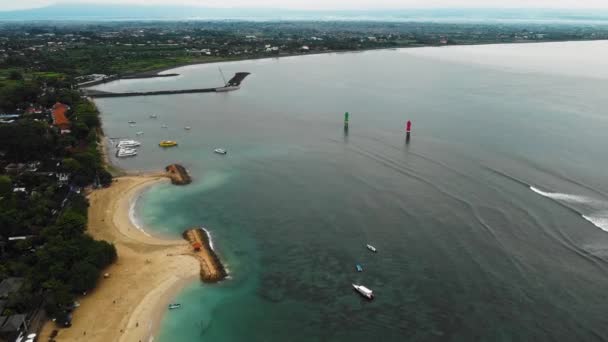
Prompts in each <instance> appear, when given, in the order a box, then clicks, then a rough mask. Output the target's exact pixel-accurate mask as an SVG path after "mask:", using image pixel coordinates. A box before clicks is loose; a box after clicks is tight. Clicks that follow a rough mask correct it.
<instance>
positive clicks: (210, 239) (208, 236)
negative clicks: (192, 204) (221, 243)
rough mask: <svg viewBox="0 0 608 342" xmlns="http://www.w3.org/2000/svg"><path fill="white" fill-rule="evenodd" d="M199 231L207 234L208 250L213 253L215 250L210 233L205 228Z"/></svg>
mask: <svg viewBox="0 0 608 342" xmlns="http://www.w3.org/2000/svg"><path fill="white" fill-rule="evenodd" d="M201 229H202V230H203V231H204V232H205V234H207V240H209V248H211V250H212V251H214V252H215V248H213V239H212V238H211V233H209V231H208V230H207V228H205V227H201Z"/></svg>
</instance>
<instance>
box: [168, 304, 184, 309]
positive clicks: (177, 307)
mask: <svg viewBox="0 0 608 342" xmlns="http://www.w3.org/2000/svg"><path fill="white" fill-rule="evenodd" d="M181 307H182V305H181V304H179V303H175V304H169V310H173V309H179V308H181Z"/></svg>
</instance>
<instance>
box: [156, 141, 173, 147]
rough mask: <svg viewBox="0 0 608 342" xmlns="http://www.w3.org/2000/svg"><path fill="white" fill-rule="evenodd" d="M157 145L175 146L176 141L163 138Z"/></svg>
mask: <svg viewBox="0 0 608 342" xmlns="http://www.w3.org/2000/svg"><path fill="white" fill-rule="evenodd" d="M158 146H160V147H173V146H177V142H176V141H173V140H163V141H161V142H160V143H159V144H158Z"/></svg>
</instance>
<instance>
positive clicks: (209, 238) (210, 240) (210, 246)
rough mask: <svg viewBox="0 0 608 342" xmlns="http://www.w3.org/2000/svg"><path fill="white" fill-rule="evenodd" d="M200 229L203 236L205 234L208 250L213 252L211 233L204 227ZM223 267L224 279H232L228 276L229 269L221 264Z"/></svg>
mask: <svg viewBox="0 0 608 342" xmlns="http://www.w3.org/2000/svg"><path fill="white" fill-rule="evenodd" d="M201 229H202V230H203V231H204V232H205V234H207V239H208V240H209V248H211V250H212V251H214V252H215V248H213V239H212V238H211V233H210V232H209V231H208V230H207V228H205V227H201ZM223 266H224V271H226V279H232V276H230V269H229V268H228V265H227V264H223Z"/></svg>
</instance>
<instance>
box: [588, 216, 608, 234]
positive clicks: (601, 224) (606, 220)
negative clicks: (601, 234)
mask: <svg viewBox="0 0 608 342" xmlns="http://www.w3.org/2000/svg"><path fill="white" fill-rule="evenodd" d="M582 216H583V218H584V219H585V220H587V221H589V222H591V223H592V224H593V225H594V226H596V227H598V228H600V229H602V230H604V231H606V232H608V212H603V213H601V214H600V215H597V214H596V215H595V216H587V215H582Z"/></svg>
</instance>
